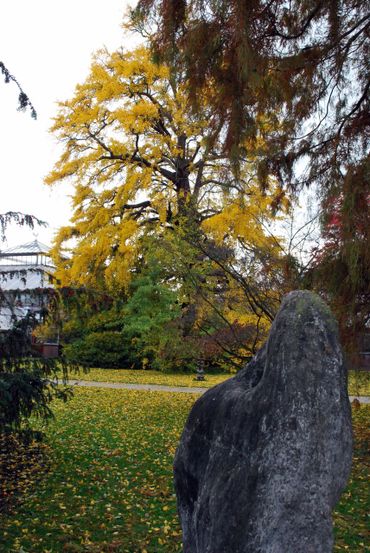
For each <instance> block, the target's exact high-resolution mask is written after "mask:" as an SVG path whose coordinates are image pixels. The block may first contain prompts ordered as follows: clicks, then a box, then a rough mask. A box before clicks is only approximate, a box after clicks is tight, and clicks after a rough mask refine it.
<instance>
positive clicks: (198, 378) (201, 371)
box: [195, 359, 205, 381]
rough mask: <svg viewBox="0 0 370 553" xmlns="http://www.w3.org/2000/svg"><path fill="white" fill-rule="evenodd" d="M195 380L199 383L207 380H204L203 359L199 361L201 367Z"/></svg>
mask: <svg viewBox="0 0 370 553" xmlns="http://www.w3.org/2000/svg"><path fill="white" fill-rule="evenodd" d="M195 380H198V381H202V380H205V378H204V360H203V359H201V360H200V361H199V365H198V368H197V374H196V376H195Z"/></svg>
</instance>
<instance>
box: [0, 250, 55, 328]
mask: <svg viewBox="0 0 370 553" xmlns="http://www.w3.org/2000/svg"><path fill="white" fill-rule="evenodd" d="M49 251H50V248H49V247H48V246H46V245H45V244H42V243H41V242H39V241H38V240H34V241H33V242H29V243H27V244H22V245H20V246H17V247H15V248H10V249H7V250H4V251H1V252H0V291H1V298H0V330H8V329H9V328H11V326H12V325H13V323H14V321H16V320H19V319H21V318H23V317H25V316H26V315H27V314H29V313H33V314H34V315H35V317H36V320H38V321H41V320H42V317H43V314H44V313H45V308H46V306H47V303H48V293H47V292H46V290H47V289H48V288H53V287H54V285H55V284H56V279H55V277H54V271H55V267H54V265H53V262H52V260H51V258H50V257H49Z"/></svg>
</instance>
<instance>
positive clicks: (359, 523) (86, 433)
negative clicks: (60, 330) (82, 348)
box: [0, 388, 370, 553]
mask: <svg viewBox="0 0 370 553" xmlns="http://www.w3.org/2000/svg"><path fill="white" fill-rule="evenodd" d="M196 397H197V396H196V395H193V394H191V395H190V394H175V393H174V394H169V393H159V392H143V391H131V390H107V389H92V388H91V389H90V388H85V389H83V388H79V389H76V390H75V397H74V398H73V399H72V400H71V401H70V402H69V403H67V404H62V403H60V402H56V403H55V404H54V411H55V415H56V419H55V421H53V422H52V423H51V424H50V425H49V427H48V429H47V445H48V447H49V450H50V452H49V455H50V467H49V470H48V471H47V472H45V471H44V473H42V470H43V469H42V467H41V477H40V475H38V474H37V471H35V470H33V471H28V472H27V473H26V476H25V478H26V479H27V481H28V482H27V486H25V489H26V491H25V493H24V496H23V499H22V501H20V502H18V503H16V504H15V505H14V507H13V511H12V512H11V513H10V514H9V515H8V516H6V517H3V520H2V533H1V534H2V535H1V536H0V551H4V552H7V553H25V552H27V553H68V552H70V553H78V552H80V553H112V552H117V553H176V552H180V551H181V532H180V528H179V524H178V520H177V515H176V506H175V496H174V492H173V488H172V462H173V455H174V452H175V448H176V445H177V443H178V439H179V436H180V433H181V430H182V428H183V425H184V421H185V419H186V416H187V414H188V412H189V409H190V408H191V406H192V404H193V402H194V401H195V399H196ZM369 412H370V409H369V407H365V406H362V407H361V409H359V410H356V411H355V413H354V427H355V435H356V452H355V457H354V469H353V477H352V480H351V482H350V484H349V487H348V490H347V491H346V493H345V494H344V496H343V498H342V501H341V503H340V505H339V507H338V509H337V514H336V516H335V521H336V526H337V545H336V547H335V551H336V552H337V551H350V552H351V553H358V552H365V545H363V544H364V543H365V541H364V540H365V537H364V532H365V514H366V505H365V501H366V486H365V485H364V481H365V478H366V464H365V455H366V452H365V440H366V436H365V433H364V428H365V423H366V417H367V416H368V415H369ZM36 458H37V457H36ZM38 477H39V480H38V482H37V483H36V484H33V481H34V480H35V479H37V478H38Z"/></svg>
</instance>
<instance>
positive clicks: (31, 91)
mask: <svg viewBox="0 0 370 553" xmlns="http://www.w3.org/2000/svg"><path fill="white" fill-rule="evenodd" d="M129 4H131V5H134V4H135V0H132V1H131V2H127V1H126V0H104V2H103V1H102V0H53V1H50V0H32V1H31V0H17V2H10V1H7V2H5V1H3V2H1V8H0V17H1V23H2V25H1V32H0V61H2V62H3V63H4V64H5V65H6V67H7V68H8V69H9V71H10V72H11V73H12V74H14V75H15V76H16V78H17V79H18V80H19V82H20V84H21V85H22V87H23V89H24V91H25V92H26V93H27V94H28V96H29V97H30V99H31V101H32V103H33V105H34V106H35V108H36V111H37V114H38V118H37V120H36V121H34V120H33V119H31V116H30V114H29V113H28V112H27V113H22V112H18V111H17V97H18V94H17V92H18V91H17V88H16V86H15V85H14V83H10V84H5V83H4V82H3V80H2V81H1V80H0V133H1V134H0V137H1V138H0V141H1V142H0V146H1V148H0V152H1V154H0V199H1V203H0V213H5V212H6V211H22V212H25V213H31V214H33V215H35V216H36V217H38V218H40V219H43V220H45V221H47V222H48V223H49V227H48V228H47V229H43V228H37V229H35V231H34V232H32V231H31V230H29V229H18V228H16V227H14V226H11V227H10V228H9V230H8V233H7V242H6V243H0V249H5V248H6V247H11V246H15V245H17V244H21V243H24V242H29V241H31V240H33V239H34V238H35V233H36V234H37V238H38V239H39V240H41V241H42V242H44V243H47V244H50V243H51V241H52V237H53V234H54V232H55V229H56V228H58V227H59V226H61V225H64V224H66V223H67V222H68V219H69V216H70V207H69V198H68V191H67V189H66V187H65V186H64V187H63V186H61V185H60V186H57V187H56V188H53V189H50V188H48V187H46V185H44V184H43V178H44V176H45V175H46V174H47V173H48V172H49V171H50V170H51V168H52V166H53V162H54V161H55V160H56V159H57V157H58V145H57V143H56V141H55V139H54V138H53V136H52V135H51V134H50V133H49V132H48V129H49V128H50V126H51V122H52V118H53V116H54V115H55V114H56V109H57V108H56V102H57V101H58V100H65V99H67V98H69V97H71V95H72V94H73V90H74V87H75V85H76V84H77V83H78V82H82V81H83V80H84V78H85V77H86V75H87V73H88V70H89V66H90V61H91V54H92V53H93V52H94V51H95V50H97V49H99V48H101V47H102V46H106V47H107V48H109V49H111V50H112V49H115V48H117V47H119V46H121V45H123V46H124V47H127V48H130V47H131V46H132V45H133V40H134V39H133V38H132V37H129V36H127V35H125V34H124V32H123V30H122V28H121V23H122V18H123V14H124V13H125V12H126V10H127V6H128V5H129Z"/></svg>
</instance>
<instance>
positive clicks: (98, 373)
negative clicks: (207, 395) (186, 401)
mask: <svg viewBox="0 0 370 553" xmlns="http://www.w3.org/2000/svg"><path fill="white" fill-rule="evenodd" d="M231 376H233V375H232V374H226V373H224V374H210V375H206V377H205V378H206V380H204V381H198V380H195V374H189V373H174V374H169V373H163V372H160V371H152V370H129V369H90V370H89V372H87V373H83V372H81V373H79V375H78V378H80V379H81V380H95V381H96V382H124V383H126V384H159V385H162V386H182V387H184V386H185V387H191V388H194V387H196V388H210V387H211V386H215V385H216V384H219V383H220V382H223V381H224V380H226V379H227V378H230V377H231Z"/></svg>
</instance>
